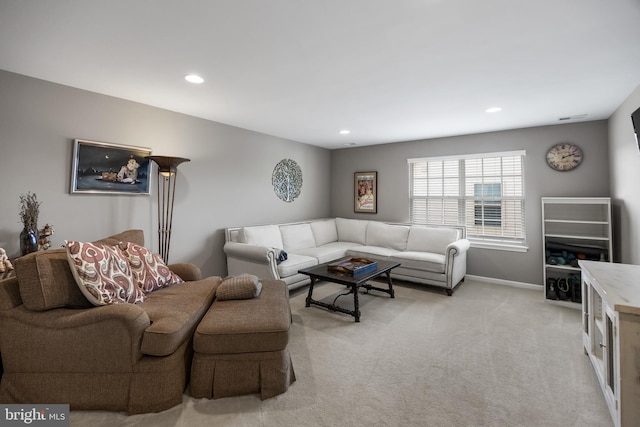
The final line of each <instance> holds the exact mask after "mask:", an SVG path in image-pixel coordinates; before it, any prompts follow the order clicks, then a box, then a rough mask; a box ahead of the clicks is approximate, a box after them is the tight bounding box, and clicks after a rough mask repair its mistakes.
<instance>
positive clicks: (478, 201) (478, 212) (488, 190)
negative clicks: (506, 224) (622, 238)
mask: <svg viewBox="0 0 640 427" xmlns="http://www.w3.org/2000/svg"><path fill="white" fill-rule="evenodd" d="M473 195H474V196H475V205H474V222H473V223H474V225H487V226H489V225H493V226H495V227H500V226H501V225H502V203H501V202H500V197H501V196H502V184H474V185H473Z"/></svg>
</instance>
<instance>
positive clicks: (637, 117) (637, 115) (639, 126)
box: [631, 107, 640, 151]
mask: <svg viewBox="0 0 640 427" xmlns="http://www.w3.org/2000/svg"><path fill="white" fill-rule="evenodd" d="M631 123H633V130H634V131H635V133H636V145H637V146H638V151H640V107H639V108H638V109H637V110H636V111H634V112H633V113H632V114H631Z"/></svg>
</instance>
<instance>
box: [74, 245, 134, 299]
mask: <svg viewBox="0 0 640 427" xmlns="http://www.w3.org/2000/svg"><path fill="white" fill-rule="evenodd" d="M65 243H66V246H67V259H68V260H69V266H70V268H71V273H72V274H73V277H74V278H75V280H76V283H77V284H78V286H79V287H80V291H81V292H82V293H83V294H84V296H85V297H86V298H87V299H88V300H89V302H91V303H92V304H94V305H108V304H119V303H132V304H133V303H137V302H142V301H144V292H142V289H141V288H140V287H139V286H138V284H137V282H136V281H135V280H134V278H133V273H132V272H131V267H130V266H129V260H128V259H127V257H126V255H125V254H124V252H122V250H121V249H120V247H119V246H110V245H103V244H96V243H89V242H76V241H72V240H71V241H70V240H66V241H65Z"/></svg>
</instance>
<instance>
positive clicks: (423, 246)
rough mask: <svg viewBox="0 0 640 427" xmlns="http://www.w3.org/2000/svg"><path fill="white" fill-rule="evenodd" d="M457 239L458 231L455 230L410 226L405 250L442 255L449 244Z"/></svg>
mask: <svg viewBox="0 0 640 427" xmlns="http://www.w3.org/2000/svg"><path fill="white" fill-rule="evenodd" d="M458 238H459V237H458V230H457V229H455V228H445V227H429V226H425V225H412V226H411V227H410V229H409V238H408V239H407V250H408V251H417V252H435V253H438V254H443V255H444V253H445V252H446V250H447V246H448V245H449V243H453V242H455V241H456V240H458Z"/></svg>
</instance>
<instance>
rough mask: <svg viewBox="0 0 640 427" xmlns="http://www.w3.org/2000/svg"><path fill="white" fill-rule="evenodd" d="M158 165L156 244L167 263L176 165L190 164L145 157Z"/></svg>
mask: <svg viewBox="0 0 640 427" xmlns="http://www.w3.org/2000/svg"><path fill="white" fill-rule="evenodd" d="M145 158H147V159H149V160H153V161H154V162H155V163H156V164H157V165H158V243H159V245H160V256H161V257H162V260H163V261H164V262H165V264H167V263H168V262H169V246H170V245H171V225H172V222H173V199H174V198H175V195H176V178H177V174H176V172H177V171H178V165H179V164H180V163H184V162H190V161H191V160H190V159H185V158H182V157H170V156H147V157H145Z"/></svg>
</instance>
